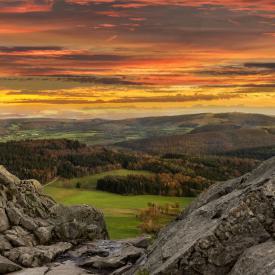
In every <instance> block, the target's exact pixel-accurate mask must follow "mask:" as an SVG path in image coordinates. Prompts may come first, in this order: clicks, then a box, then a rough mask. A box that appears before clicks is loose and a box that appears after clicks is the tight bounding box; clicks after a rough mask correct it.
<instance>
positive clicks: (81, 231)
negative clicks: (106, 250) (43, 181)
mask: <svg viewBox="0 0 275 275" xmlns="http://www.w3.org/2000/svg"><path fill="white" fill-rule="evenodd" d="M40 189H41V188H40V185H39V183H38V182H37V181H35V180H29V181H21V180H19V179H18V178H17V177H15V176H13V175H12V174H10V173H9V172H8V171H7V170H6V169H5V168H4V167H3V166H0V255H1V258H0V274H5V273H8V272H11V271H15V270H18V269H20V266H21V267H37V266H41V265H43V264H45V263H49V262H51V261H52V260H53V259H55V258H56V257H57V256H58V255H60V254H61V253H64V252H66V251H67V250H69V249H70V248H72V246H73V245H77V244H79V243H81V242H83V241H89V240H90V241H93V240H95V239H107V238H108V232H107V229H106V225H105V221H104V218H103V215H102V213H101V212H100V211H98V210H96V209H94V208H92V207H89V206H74V207H64V206H62V205H59V204H57V203H55V202H54V201H53V200H52V199H51V198H49V197H48V196H45V195H43V194H42V193H41V192H40Z"/></svg>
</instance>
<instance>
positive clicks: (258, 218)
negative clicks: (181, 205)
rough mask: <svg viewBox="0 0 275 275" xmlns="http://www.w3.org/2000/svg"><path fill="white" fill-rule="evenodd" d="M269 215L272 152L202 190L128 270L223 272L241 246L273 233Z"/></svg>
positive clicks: (273, 213)
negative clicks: (255, 166)
mask: <svg viewBox="0 0 275 275" xmlns="http://www.w3.org/2000/svg"><path fill="white" fill-rule="evenodd" d="M274 220H275V158H273V159H270V160H268V161H266V162H265V163H263V164H262V165H261V166H260V167H259V168H258V169H256V170H255V171H253V172H252V173H250V174H248V175H245V176H244V177H241V178H238V179H235V180H231V181H228V182H225V183H219V184H216V185H214V186H212V187H211V188H210V189H209V190H208V191H206V192H204V193H203V194H202V195H201V196H200V197H199V198H198V199H196V200H195V201H194V203H193V204H192V205H191V206H190V207H189V208H188V209H187V210H186V211H184V213H183V214H181V215H180V216H179V218H178V219H177V220H176V221H174V222H173V223H172V224H170V225H169V226H167V227H166V228H165V229H164V230H162V232H161V233H160V234H159V236H158V239H157V240H156V242H155V243H154V244H153V245H152V246H151V247H150V248H149V251H148V255H147V256H145V257H143V258H142V259H140V260H139V263H138V264H137V265H136V266H135V267H134V268H132V269H131V270H130V271H129V272H128V273H127V274H134V273H136V274H138V272H139V271H144V272H148V273H149V274H150V275H151V274H152V275H153V274H188V275H189V274H190V275H192V274H194V275H195V274H205V275H208V274H209V275H210V274H211V275H220V274H228V273H229V272H230V271H231V269H232V268H233V266H234V265H235V263H236V262H237V261H238V259H239V258H240V257H241V255H243V253H245V251H249V250H248V249H249V248H250V247H254V246H257V245H258V244H261V243H265V242H267V241H268V240H269V239H270V238H272V236H274V226H273V224H274ZM262 263H264V260H262ZM253 268H255V270H257V263H255V266H253V265H251V269H253ZM247 274H248V273H247Z"/></svg>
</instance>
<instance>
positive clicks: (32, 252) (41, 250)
mask: <svg viewBox="0 0 275 275" xmlns="http://www.w3.org/2000/svg"><path fill="white" fill-rule="evenodd" d="M70 248H72V245H71V244H70V243H56V244H53V245H50V246H42V245H41V246H36V247H18V248H13V249H11V250H9V251H6V252H4V255H5V257H7V258H9V259H10V260H11V261H13V262H17V263H19V264H20V265H22V266H24V267H38V266H41V265H44V264H47V263H50V262H52V261H53V260H54V259H55V258H56V257H57V256H58V255H60V254H62V253H64V252H66V251H67V250H69V249H70Z"/></svg>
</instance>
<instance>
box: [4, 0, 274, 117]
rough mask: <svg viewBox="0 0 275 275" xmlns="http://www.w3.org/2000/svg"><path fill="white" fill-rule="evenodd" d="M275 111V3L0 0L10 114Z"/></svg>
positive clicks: (266, 0)
mask: <svg viewBox="0 0 275 275" xmlns="http://www.w3.org/2000/svg"><path fill="white" fill-rule="evenodd" d="M231 111H238V112H255V113H265V114H271V115H275V2H274V1H273V0H250V1H247V0H234V1H233V0H196V1H191V0H120V1H117V0H0V118H8V117H62V118H95V117H100V118H109V119H118V118H126V117H143V116H151V115H156V116H157V115H175V114H185V113H196V112H231Z"/></svg>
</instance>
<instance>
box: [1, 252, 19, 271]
mask: <svg viewBox="0 0 275 275" xmlns="http://www.w3.org/2000/svg"><path fill="white" fill-rule="evenodd" d="M20 269H22V268H21V267H20V266H19V265H17V264H15V263H13V262H11V261H10V260H8V259H7V258H5V257H2V256H0V274H7V273H10V272H13V271H16V270H20Z"/></svg>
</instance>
